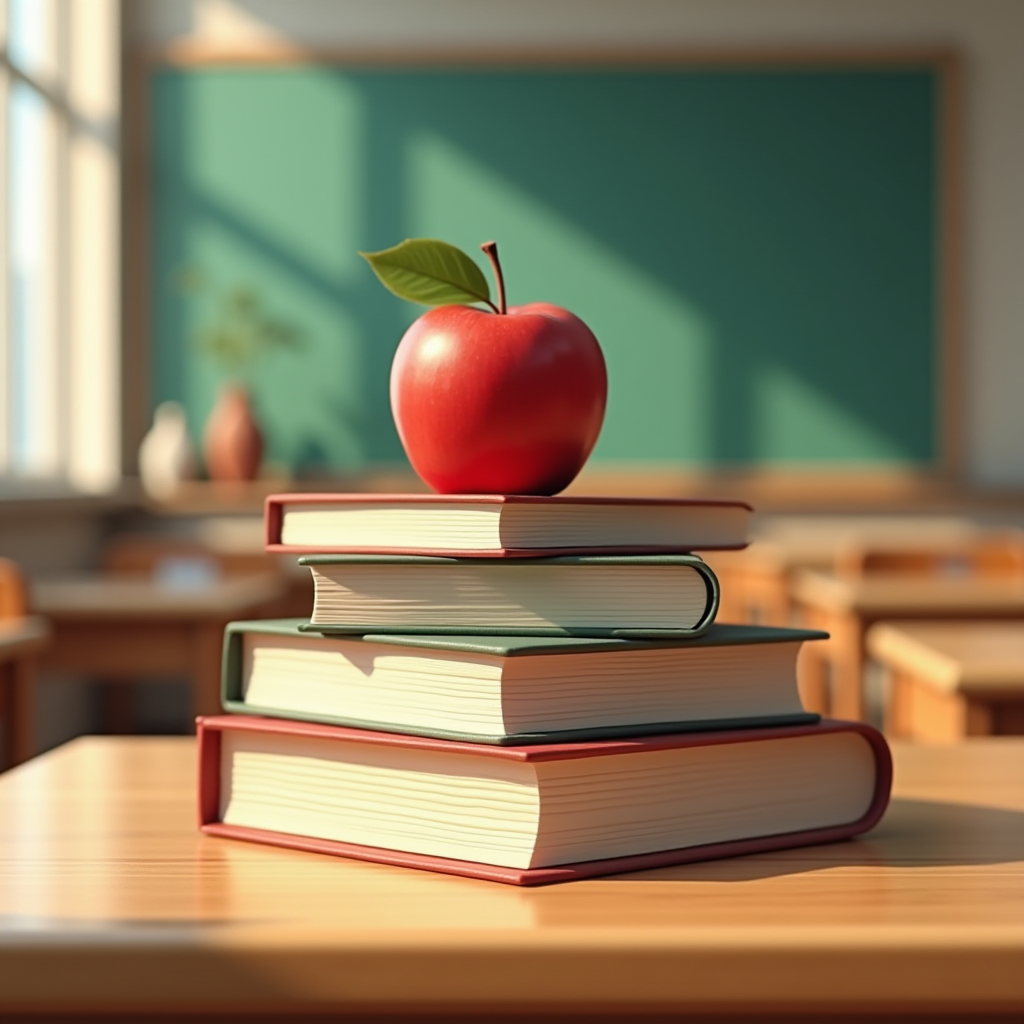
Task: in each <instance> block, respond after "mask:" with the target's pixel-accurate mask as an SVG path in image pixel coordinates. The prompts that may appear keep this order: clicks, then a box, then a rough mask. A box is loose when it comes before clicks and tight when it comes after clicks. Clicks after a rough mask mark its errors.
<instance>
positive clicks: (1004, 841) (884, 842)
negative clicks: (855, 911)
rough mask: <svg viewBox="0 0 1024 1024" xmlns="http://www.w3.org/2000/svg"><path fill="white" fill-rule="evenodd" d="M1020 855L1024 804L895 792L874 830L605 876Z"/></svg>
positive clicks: (776, 870)
mask: <svg viewBox="0 0 1024 1024" xmlns="http://www.w3.org/2000/svg"><path fill="white" fill-rule="evenodd" d="M1021 860H1024V811H1014V810H1004V809H1000V808H995V807H979V806H976V805H973V804H958V803H947V802H944V801H938V800H907V799H900V798H896V799H893V801H892V802H891V803H890V805H889V809H888V810H887V811H886V813H885V817H884V818H883V819H882V821H881V822H880V823H879V824H878V825H876V826H875V828H874V829H872V830H871V831H870V832H868V833H867V834H866V835H865V836H863V837H862V838H859V839H854V840H851V841H849V842H841V843H828V844H825V845H821V846H808V847H803V848H800V849H795V850H779V851H776V852H774V853H764V854H758V855H755V856H750V857H736V858H731V859H727V860H715V861H706V862H703V863H697V864H680V865H678V866H677V867H671V868H658V869H656V870H654V871H637V872H633V873H632V874H628V875H615V876H612V878H613V880H614V881H617V882H625V881H630V882H632V881H635V882H644V881H659V882H662V881H670V880H671V881H685V880H690V881H695V882H696V881H700V882H744V881H750V880H752V879H757V878H772V877H777V876H780V875H791V874H798V873H801V872H808V871H820V870H823V869H826V868H835V867H860V866H863V867H889V868H918V867H939V866H946V867H950V866H967V865H972V864H974V865H977V864H1005V863H1013V862H1016V861H1021ZM610 880H611V879H610Z"/></svg>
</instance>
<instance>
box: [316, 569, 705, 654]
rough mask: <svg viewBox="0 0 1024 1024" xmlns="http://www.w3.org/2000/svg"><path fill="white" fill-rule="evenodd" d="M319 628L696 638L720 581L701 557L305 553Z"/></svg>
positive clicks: (358, 631)
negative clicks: (446, 556) (309, 570)
mask: <svg viewBox="0 0 1024 1024" xmlns="http://www.w3.org/2000/svg"><path fill="white" fill-rule="evenodd" d="M299 562H300V563H301V564H302V565H307V566H309V568H310V569H311V570H312V573H313V583H314V590H315V593H314V599H313V614H312V616H311V618H310V622H309V624H308V625H307V626H305V627H304V628H305V629H308V630H311V631H315V632H321V633H358V634H364V633H404V634H410V633H417V634H418V633H426V634H438V633H442V634H444V633H450V634H454V635H459V636H465V635H482V636H496V635H501V636H562V637H572V636H576V637H608V638H620V639H659V638H679V637H694V636H699V635H700V634H701V633H703V632H704V631H705V630H706V629H707V628H708V627H709V626H710V625H711V623H712V622H713V621H714V618H715V612H716V611H717V610H718V596H719V592H718V580H717V579H716V578H715V574H714V573H713V572H712V571H711V569H710V568H708V566H707V565H706V564H705V563H704V562H703V561H702V560H701V559H700V558H698V557H697V556H696V555H633V556H627V555H619V556H601V555H583V556H573V557H559V558H516V559H495V558H434V557H422V556H420V557H417V556H412V555H308V556H306V557H304V558H300V559H299Z"/></svg>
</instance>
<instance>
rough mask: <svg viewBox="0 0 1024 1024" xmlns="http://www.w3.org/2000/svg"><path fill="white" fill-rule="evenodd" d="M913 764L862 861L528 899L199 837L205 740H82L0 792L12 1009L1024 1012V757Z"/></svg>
mask: <svg viewBox="0 0 1024 1024" xmlns="http://www.w3.org/2000/svg"><path fill="white" fill-rule="evenodd" d="M895 754H896V786H895V799H894V801H893V804H892V807H891V809H890V812H889V813H888V814H887V816H886V817H885V819H884V820H883V822H882V823H881V824H880V825H879V826H878V827H877V828H876V829H875V830H874V831H873V832H872V833H870V834H869V835H868V836H866V837H865V838H863V839H861V840H857V841H854V842H850V843H841V844H836V845H833V846H826V847H817V848H809V849H803V850H797V851H789V852H785V853H777V854H768V855H762V856H758V857H748V858H741V859H736V860H730V861H719V862H714V863H707V864H701V865H691V866H687V867H678V868H671V869H662V870H659V871H651V872H643V873H637V874H633V875H625V876H619V877H616V878H610V879H599V880H593V881H586V882H579V883H573V884H567V885H562V886H554V887H551V888H547V889H541V890H521V889H515V888H511V887H505V886H500V885H494V884H489V883H485V882H475V881H470V880H466V879H460V878H452V877H447V876H441V875H433V874H430V873H426V872H417V871H407V870H401V869H396V868H388V867H384V866H381V865H374V864H359V863H354V862H348V861H344V860H340V859H335V858H330V857H321V856H317V855H314V854H304V853H297V852H290V851H285V850H278V849H271V848H265V847H260V846H256V845H249V844H245V843H238V842H231V841H228V840H218V839H214V838H209V837H204V836H201V835H200V834H199V833H198V831H197V830H196V825H195V807H194V793H193V789H194V782H195V780H194V771H195V763H194V761H195V758H194V749H193V744H192V741H191V740H188V739H184V738H167V739H127V738H124V739H112V738H103V739H81V740H77V741H75V742H74V743H72V744H69V745H68V746H66V747H63V748H60V749H59V750H57V751H54V752H52V753H50V754H48V755H46V756H44V757H42V758H39V759H36V760H35V761H32V762H30V763H29V764H27V765H23V766H22V767H21V768H18V769H16V770H14V771H13V772H10V773H8V774H7V775H5V776H3V777H2V778H0V908H2V916H0V1013H4V1014H9V1013H16V1012H20V1013H25V1012H30V1011H32V1012H50V1013H59V1012H61V1011H68V1010H70V1009H72V1008H74V1009H77V1010H80V1011H92V1012H104V1011H107V1012H113V1011H115V1010H120V1011H131V1012H143V1011H157V1010H158V1011H160V1012H163V1013H173V1012H187V1011H205V1012H213V1011H218V1012H221V1011H223V1012H235V1013H244V1012H246V1011H247V1010H255V1009H256V1008H259V1009H261V1010H262V1011H264V1012H278V1013H286V1012H289V1011H290V1012H302V1011H305V1012H317V1011H319V1012H326V1011H328V1010H333V1011H339V1012H340V1011H346V1012H366V1011H368V1010H370V1009H372V1010H375V1011H391V1012H399V1011H405V1012H410V1013H411V1012H413V1011H415V1012H417V1013H434V1014H441V1013H445V1012H455V1011H471V1010H473V1011H481V1012H483V1011H501V1012H504V1013H516V1012H526V1011H528V1010H546V1011H549V1012H550V1011H554V1010H561V1011H567V1010H570V1009H571V1010H574V1011H576V1012H582V1011H584V1010H586V1009H587V1008H588V1007H589V1008H592V1009H593V1008H600V1009H601V1010H602V1011H605V1012H611V1011H616V1010H618V1011H621V1012H626V1011H640V1010H643V1011H650V1012H661V1013H667V1012H670V1011H671V1012H682V1011H687V1012H694V1013H708V1012H727V1011H728V1012H732V1013H735V1014H739V1013H743V1012H754V1011H758V1012H774V1013H786V1012H797V1011H802V1012H812V1013H817V1012H820V1013H825V1012H836V1013H845V1014H851V1015H853V1014H858V1013H867V1012H870V1011H884V1012H889V1013H897V1012H908V1011H912V1010H914V1011H925V1012H930V1011H932V1010H934V1011H936V1012H937V1013H938V1012H939V1011H940V1010H941V1012H943V1013H956V1012H962V1013H965V1014H970V1013H978V1012H993V1013H996V1012H1001V1013H1004V1014H1011V1013H1013V1012H1017V1013H1020V1012H1024V976H1022V973H1021V972H1020V970H1019V967H1020V963H1021V961H1022V957H1024V741H1014V740H1003V741H1000V740H982V741H978V742H976V743H972V744H968V745H961V746H957V747H953V748H946V749H943V748H927V747H924V748H915V747H909V746H898V747H897V748H896V750H895ZM57 979H59V982H58V981H57Z"/></svg>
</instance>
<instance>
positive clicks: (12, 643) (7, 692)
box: [0, 615, 50, 770]
mask: <svg viewBox="0 0 1024 1024" xmlns="http://www.w3.org/2000/svg"><path fill="white" fill-rule="evenodd" d="M49 639H50V624H49V623H48V622H47V621H46V619H42V618H40V617H39V616H38V615H25V616H21V617H19V618H16V619H0V729H3V744H4V746H3V759H4V761H3V763H2V764H0V770H2V769H3V768H9V767H10V766H11V765H12V764H21V762H22V761H27V760H28V759H29V758H30V757H31V756H32V754H33V750H32V739H33V736H34V735H35V714H34V708H35V692H34V689H35V670H36V662H37V660H38V658H39V654H40V652H41V651H42V650H43V649H44V648H45V647H46V645H47V643H48V642H49Z"/></svg>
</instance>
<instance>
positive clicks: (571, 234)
mask: <svg viewBox="0 0 1024 1024" xmlns="http://www.w3.org/2000/svg"><path fill="white" fill-rule="evenodd" d="M538 159H543V157H542V156H538ZM406 191H407V196H408V210H409V229H410V234H411V235H414V236H423V237H433V238H442V239H444V240H445V241H448V242H451V243H453V244H454V245H457V246H459V247H460V248H461V249H463V250H464V251H466V252H468V253H470V254H471V255H472V256H473V257H474V258H476V259H477V260H478V262H479V263H480V264H481V266H485V267H486V266H487V261H486V258H485V257H484V256H483V254H482V253H480V250H479V245H480V243H481V242H484V241H487V240H488V239H492V238H493V239H494V240H496V241H497V242H498V247H499V252H500V255H501V260H502V266H503V269H504V272H505V280H506V285H507V291H508V300H509V304H510V305H519V304H523V303H525V302H553V303H556V304H557V305H560V306H564V307H565V308H566V309H569V310H570V311H572V312H573V313H575V314H576V315H577V316H579V317H580V318H581V319H583V320H584V321H585V322H586V323H587V325H588V326H589V327H590V328H591V330H592V331H593V332H594V334H595V335H596V336H597V338H598V341H599V342H600V343H601V347H602V349H603V351H604V355H605V360H606V361H607V364H608V376H609V395H608V411H607V415H606V419H605V427H604V430H603V432H602V437H601V440H599V441H598V444H597V447H596V449H595V452H594V458H595V459H606V460H624V459H628V458H630V457H633V456H635V455H636V453H637V451H642V452H643V453H644V457H645V458H646V459H651V460H657V459H659V458H668V459H677V458H679V455H680V452H681V451H682V452H683V453H684V458H685V459H687V460H688V461H693V462H703V461H706V460H707V459H708V458H709V456H710V437H709V430H710V413H711V409H710V402H711V395H710V392H709V390H708V388H707V387H706V382H707V380H708V377H709V373H710V367H709V358H710V352H711V346H712V343H713V337H712V328H711V324H710V323H709V322H708V320H707V318H706V317H704V316H703V315H702V314H701V312H700V311H699V310H698V309H696V308H695V307H694V306H692V305H691V304H690V303H688V302H687V301H686V300H685V299H684V298H682V297H681V296H679V295H678V294H676V293H674V292H673V291H671V290H670V289H668V288H666V287H665V286H664V285H663V284H661V283H659V282H658V281H657V280H655V279H653V278H652V277H651V276H649V275H648V274H646V273H643V272H641V271H640V270H639V269H637V268H636V267H635V266H634V265H632V264H631V263H629V262H628V261H626V260H624V259H623V258H622V257H621V256H620V255H619V254H618V253H617V252H615V251H614V250H612V249H610V248H609V247H607V246H606V245H604V244H602V243H601V242H599V241H596V240H595V239H594V238H593V237H592V236H591V235H589V234H588V233H587V232H586V231H584V230H582V229H581V228H580V227H579V226H578V225H577V224H575V223H573V222H572V221H570V220H568V219H567V218H566V217H565V216H564V215H563V214H562V213H560V212H559V211H558V210H556V209H552V208H551V207H550V206H547V205H545V204H543V203H542V202H540V201H539V200H537V199H536V198H535V197H534V196H533V195H531V194H529V193H528V192H526V191H524V190H523V189H521V188H519V187H517V186H516V185H514V184H513V183H511V182H510V181H508V180H507V179H505V178H503V177H502V176H501V175H500V174H499V173H497V172H496V171H495V170H494V169H493V168H491V167H488V166H485V165H483V164H481V163H480V162H479V161H477V160H475V159H473V158H472V157H470V156H469V155H467V154H466V153H465V152H463V151H461V150H460V149H458V148H457V147H455V146H453V145H452V144H451V143H450V142H449V141H448V140H446V139H444V138H442V137H440V136H439V135H437V134H436V133H432V132H427V131H419V132H416V133H415V134H413V135H412V136H411V137H410V139H409V141H408V148H407V151H406ZM609 201H610V202H611V201H614V197H611V196H610V197H609ZM488 273H489V268H488ZM492 290H493V284H492ZM666 339H672V343H671V344H668V345H667V344H666Z"/></svg>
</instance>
